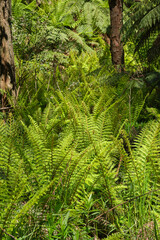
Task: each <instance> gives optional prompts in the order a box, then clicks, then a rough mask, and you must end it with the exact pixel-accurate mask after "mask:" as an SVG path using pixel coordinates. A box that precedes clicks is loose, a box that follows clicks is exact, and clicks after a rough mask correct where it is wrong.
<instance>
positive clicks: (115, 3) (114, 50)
mask: <svg viewBox="0 0 160 240" xmlns="http://www.w3.org/2000/svg"><path fill="white" fill-rule="evenodd" d="M109 8H110V21H111V35H110V40H111V55H112V62H113V64H114V66H115V67H116V69H117V70H119V71H120V72H121V71H122V70H123V65H124V51H123V44H122V42H121V29H122V26H123V0H109Z"/></svg>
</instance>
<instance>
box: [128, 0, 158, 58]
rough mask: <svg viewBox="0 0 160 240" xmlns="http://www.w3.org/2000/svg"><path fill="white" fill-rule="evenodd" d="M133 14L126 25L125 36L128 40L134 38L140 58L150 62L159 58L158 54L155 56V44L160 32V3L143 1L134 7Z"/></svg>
mask: <svg viewBox="0 0 160 240" xmlns="http://www.w3.org/2000/svg"><path fill="white" fill-rule="evenodd" d="M132 11H133V13H132V14H131V15H130V18H129V20H127V21H126V23H125V25H124V32H125V33H124V36H125V37H126V38H127V39H128V38H129V37H130V36H133V38H134V41H135V44H136V48H135V50H136V51H140V57H142V58H143V59H145V58H148V60H149V61H151V60H153V59H154V57H155V58H156V57H157V56H159V48H158V49H157V50H158V52H157V54H156V55H155V56H153V53H152V50H154V49H153V48H154V44H156V38H157V37H158V35H159V30H160V14H159V12H160V3H159V1H149V2H146V1H143V2H139V3H137V4H135V5H134V7H133V9H132Z"/></svg>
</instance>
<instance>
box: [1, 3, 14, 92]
mask: <svg viewBox="0 0 160 240" xmlns="http://www.w3.org/2000/svg"><path fill="white" fill-rule="evenodd" d="M0 88H1V89H2V90H4V91H6V90H15V66H14V53H13V45H12V34H11V0H0Z"/></svg>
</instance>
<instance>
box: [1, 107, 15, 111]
mask: <svg viewBox="0 0 160 240" xmlns="http://www.w3.org/2000/svg"><path fill="white" fill-rule="evenodd" d="M12 108H13V107H2V108H0V111H4V110H8V109H12Z"/></svg>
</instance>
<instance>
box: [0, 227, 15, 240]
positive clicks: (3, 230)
mask: <svg viewBox="0 0 160 240" xmlns="http://www.w3.org/2000/svg"><path fill="white" fill-rule="evenodd" d="M0 229H1V230H2V232H4V233H5V234H6V235H8V236H9V237H11V238H12V239H14V240H17V238H16V237H14V236H13V235H11V234H9V233H7V232H6V230H5V229H3V228H1V227H0Z"/></svg>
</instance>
